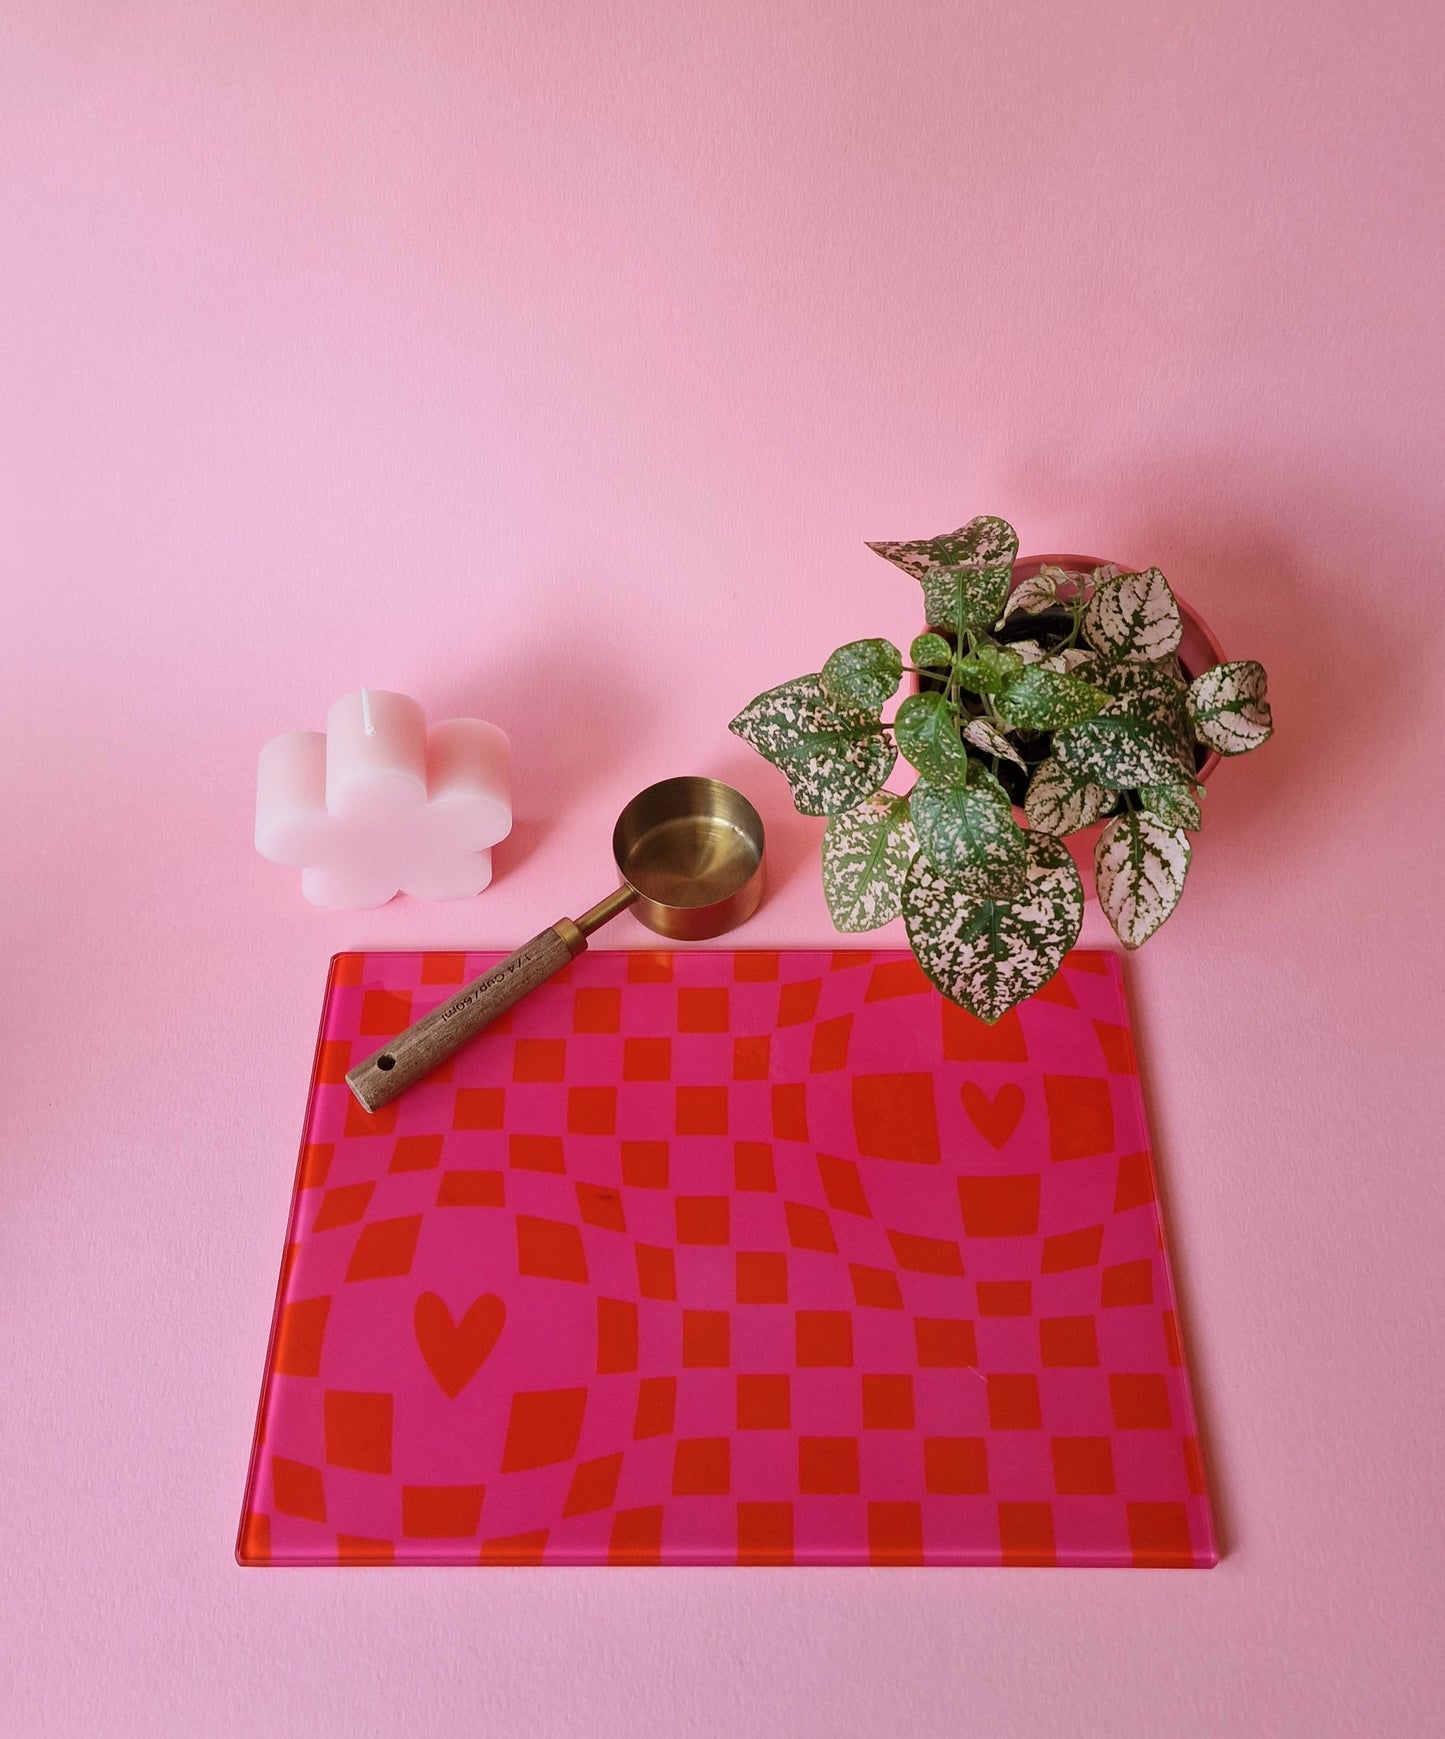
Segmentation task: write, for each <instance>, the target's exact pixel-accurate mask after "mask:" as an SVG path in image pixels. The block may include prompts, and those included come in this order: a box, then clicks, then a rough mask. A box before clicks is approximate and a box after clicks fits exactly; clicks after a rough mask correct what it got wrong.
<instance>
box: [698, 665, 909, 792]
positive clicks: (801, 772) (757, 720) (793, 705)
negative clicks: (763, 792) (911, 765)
mask: <svg viewBox="0 0 1445 1739" xmlns="http://www.w3.org/2000/svg"><path fill="white" fill-rule="evenodd" d="M728 729H729V730H730V731H732V732H734V734H735V735H737V736H740V737H741V738H742V739H743V741H744V742H747V743H751V744H752V746H753V747H754V748H755V749H756V750H757V751H758V753H759V754H760V755H762V756H764V757H765V759H767V760H769V761H771V762H772V763H773V765H774V766H775V767H777V768H779V769H780V770H781V771H782V772H783V773H785V774H786V775H787V779H788V783H789V785H790V786H791V787H792V791H793V803H794V805H795V806H796V807H797V809H798V810H799V811H800V812H801V813H802V814H804V815H836V814H837V813H838V811H839V810H840V809H851V808H852V807H853V806H854V804H856V803H861V802H862V800H863V799H864V798H865V797H869V796H871V795H872V794H873V792H875V791H876V790H877V789H878V787H879V786H880V785H881V784H882V783H883V781H884V780H885V779H886V778H887V777H888V775H889V774H890V773H891V772H892V771H893V766H894V763H895V762H896V761H897V759H898V755H897V751H896V750H895V749H894V747H893V744H892V743H891V742H889V740H888V737H887V736H886V735H885V733H884V730H883V726H882V725H881V724H880V723H879V721H878V719H877V717H876V716H875V715H873V714H870V713H866V712H864V711H863V710H862V709H861V708H859V707H852V706H846V705H844V704H843V703H842V702H840V701H837V700H834V699H833V697H832V696H831V695H830V694H829V693H828V691H827V690H826V689H825V688H824V687H823V685H822V682H821V681H820V680H819V678H818V677H816V676H799V677H797V678H795V679H794V680H793V681H792V682H785V683H782V684H781V685H780V686H779V687H777V688H770V689H769V690H768V692H767V693H766V694H760V695H759V696H758V697H757V699H756V700H753V701H750V702H749V703H748V705H747V706H745V707H744V708H743V710H742V711H741V712H740V713H739V714H738V716H737V717H736V718H735V719H734V720H733V721H732V723H731V724H730V725H729V726H728Z"/></svg>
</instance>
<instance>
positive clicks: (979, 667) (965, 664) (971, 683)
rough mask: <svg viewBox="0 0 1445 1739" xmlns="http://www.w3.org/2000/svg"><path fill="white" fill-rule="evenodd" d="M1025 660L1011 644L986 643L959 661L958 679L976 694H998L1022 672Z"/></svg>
mask: <svg viewBox="0 0 1445 1739" xmlns="http://www.w3.org/2000/svg"><path fill="white" fill-rule="evenodd" d="M1023 669H1024V660H1023V659H1022V658H1020V657H1019V655H1018V653H1017V652H1015V651H1014V650H1013V648H1012V647H1010V646H990V645H988V644H984V645H983V646H980V647H979V648H978V649H977V650H976V651H974V652H971V653H969V655H968V657H967V658H961V659H960V660H959V662H958V680H959V681H960V682H961V683H962V684H963V686H964V687H965V688H967V689H970V690H971V691H972V692H973V693H974V694H997V693H998V692H999V690H1000V689H1003V688H1007V687H1008V685H1009V684H1010V683H1011V682H1014V681H1016V680H1017V679H1018V677H1019V676H1020V675H1021V674H1022V672H1023Z"/></svg>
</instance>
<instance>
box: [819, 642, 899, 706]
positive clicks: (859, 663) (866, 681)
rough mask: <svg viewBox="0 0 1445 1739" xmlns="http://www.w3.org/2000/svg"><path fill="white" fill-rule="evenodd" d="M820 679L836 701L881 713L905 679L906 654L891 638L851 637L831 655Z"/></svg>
mask: <svg viewBox="0 0 1445 1739" xmlns="http://www.w3.org/2000/svg"><path fill="white" fill-rule="evenodd" d="M820 680H821V681H822V684H823V687H824V688H826V689H827V691H828V693H829V694H831V695H832V696H833V698H834V699H835V700H841V701H845V702H846V703H847V704H848V705H850V706H857V707H862V708H863V710H864V712H877V711H878V709H879V707H881V706H882V705H883V703H884V701H886V700H891V699H892V697H893V696H894V694H896V693H897V691H898V684H899V683H900V682H901V681H902V680H903V657H902V654H901V653H900V652H899V650H898V648H897V647H896V646H895V645H894V644H893V642H892V641H891V640H850V641H849V642H848V644H847V645H846V646H840V647H839V648H838V650H837V651H836V652H832V653H830V654H829V655H828V662H827V663H826V664H825V665H824V666H823V670H822V674H821V678H820Z"/></svg>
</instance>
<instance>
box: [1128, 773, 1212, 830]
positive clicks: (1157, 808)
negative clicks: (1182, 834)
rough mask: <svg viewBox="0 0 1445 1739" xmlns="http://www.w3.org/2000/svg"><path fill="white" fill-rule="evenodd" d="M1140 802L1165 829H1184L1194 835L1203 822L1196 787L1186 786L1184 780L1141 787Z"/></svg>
mask: <svg viewBox="0 0 1445 1739" xmlns="http://www.w3.org/2000/svg"><path fill="white" fill-rule="evenodd" d="M1139 801H1140V803H1141V804H1142V805H1143V806H1144V808H1145V809H1147V810H1148V811H1149V813H1150V815H1152V816H1153V818H1154V819H1155V821H1157V822H1159V823H1160V825H1161V826H1163V827H1182V828H1184V829H1185V830H1186V832H1190V833H1193V832H1195V831H1196V830H1197V829H1198V827H1199V824H1200V822H1201V821H1202V820H1203V816H1201V814H1200V813H1199V799H1198V798H1197V797H1196V796H1195V795H1194V787H1193V786H1192V785H1186V784H1185V783H1184V781H1183V780H1182V779H1181V780H1176V781H1170V782H1169V783H1168V784H1164V785H1144V786H1141V787H1140V791H1139Z"/></svg>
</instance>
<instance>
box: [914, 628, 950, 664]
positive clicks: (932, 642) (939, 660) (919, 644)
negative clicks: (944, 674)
mask: <svg viewBox="0 0 1445 1739" xmlns="http://www.w3.org/2000/svg"><path fill="white" fill-rule="evenodd" d="M908 662H909V663H910V664H916V665H917V666H918V668H919V669H920V670H946V669H947V668H948V667H949V665H950V664H952V663H953V648H952V647H951V646H950V645H949V644H948V642H947V641H946V640H945V639H944V638H943V636H942V635H941V634H920V635H919V636H918V638H917V639H916V640H915V641H914V642H913V644H912V645H911V646H910V647H909V648H908Z"/></svg>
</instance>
